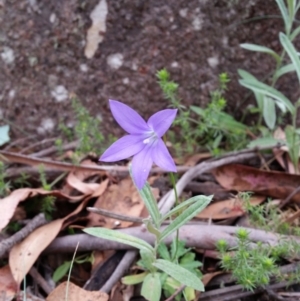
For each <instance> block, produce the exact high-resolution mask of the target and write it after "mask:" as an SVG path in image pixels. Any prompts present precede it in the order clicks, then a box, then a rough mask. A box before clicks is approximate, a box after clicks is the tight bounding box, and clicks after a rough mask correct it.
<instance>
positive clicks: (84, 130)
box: [55, 97, 115, 154]
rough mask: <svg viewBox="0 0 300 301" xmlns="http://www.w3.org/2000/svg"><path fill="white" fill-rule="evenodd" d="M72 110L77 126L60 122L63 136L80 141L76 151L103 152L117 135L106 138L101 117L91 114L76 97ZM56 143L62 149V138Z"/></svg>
mask: <svg viewBox="0 0 300 301" xmlns="http://www.w3.org/2000/svg"><path fill="white" fill-rule="evenodd" d="M72 110H73V112H74V116H75V126H74V128H73V129H71V128H69V127H67V126H66V125H65V124H63V123H60V125H59V129H60V131H61V132H62V134H63V136H64V137H65V138H66V139H67V140H68V141H72V140H74V139H77V140H78V141H79V145H78V147H77V148H76V151H77V152H78V153H80V154H86V153H89V152H93V153H97V154H98V153H102V152H103V151H104V150H105V149H106V148H107V146H108V145H109V144H111V143H112V142H113V141H114V140H115V137H113V136H112V135H109V136H108V137H106V139H105V137H104V136H103V134H102V132H101V121H100V119H99V118H96V117H93V116H91V115H90V113H89V111H88V110H87V109H86V108H85V107H84V106H83V105H82V104H81V103H80V101H79V100H78V99H77V98H76V97H74V98H73V99H72ZM55 144H56V146H57V148H58V151H61V147H62V140H61V139H58V140H57V141H56V143H55Z"/></svg>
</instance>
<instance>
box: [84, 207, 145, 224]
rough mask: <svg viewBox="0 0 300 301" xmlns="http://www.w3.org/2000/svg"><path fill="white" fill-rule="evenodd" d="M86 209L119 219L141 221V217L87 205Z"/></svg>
mask: <svg viewBox="0 0 300 301" xmlns="http://www.w3.org/2000/svg"><path fill="white" fill-rule="evenodd" d="M86 210H87V211H90V212H93V213H96V214H99V215H103V216H106V217H110V218H114V219H118V220H120V221H126V222H133V223H143V218H140V217H134V216H129V215H124V214H118V213H114V212H111V211H108V210H105V209H101V208H95V207H87V208H86Z"/></svg>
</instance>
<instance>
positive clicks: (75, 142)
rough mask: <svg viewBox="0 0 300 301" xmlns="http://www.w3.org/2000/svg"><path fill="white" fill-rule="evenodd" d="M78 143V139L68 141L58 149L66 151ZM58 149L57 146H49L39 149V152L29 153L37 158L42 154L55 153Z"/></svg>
mask: <svg viewBox="0 0 300 301" xmlns="http://www.w3.org/2000/svg"><path fill="white" fill-rule="evenodd" d="M78 144H79V140H76V141H72V142H70V143H67V144H65V145H63V146H62V147H61V148H60V150H62V151H67V150H70V149H74V148H76V147H77V146H78ZM57 151H58V147H57V146H51V147H49V148H47V149H44V150H41V151H39V152H36V153H33V154H31V156H32V157H36V158H39V157H44V156H49V155H51V154H53V153H56V152H57Z"/></svg>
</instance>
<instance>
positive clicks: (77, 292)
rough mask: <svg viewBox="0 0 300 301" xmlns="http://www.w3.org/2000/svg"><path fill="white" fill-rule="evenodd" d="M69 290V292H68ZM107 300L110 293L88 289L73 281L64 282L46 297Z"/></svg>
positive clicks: (57, 300) (53, 299)
mask: <svg viewBox="0 0 300 301" xmlns="http://www.w3.org/2000/svg"><path fill="white" fill-rule="evenodd" d="M66 292H67V293H66ZM61 300H68V301H107V300H108V295H107V294H106V293H103V292H101V291H86V290H84V289H83V288H80V287H79V286H77V285H75V284H73V283H72V282H69V283H68V282H63V283H61V284H60V285H59V286H58V287H57V288H56V289H55V290H53V291H52V292H51V294H50V295H49V296H48V297H47V298H46V301H61Z"/></svg>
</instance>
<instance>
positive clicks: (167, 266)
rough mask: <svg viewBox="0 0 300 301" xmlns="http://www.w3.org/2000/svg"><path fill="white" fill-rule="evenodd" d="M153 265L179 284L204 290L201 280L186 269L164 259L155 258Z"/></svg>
mask: <svg viewBox="0 0 300 301" xmlns="http://www.w3.org/2000/svg"><path fill="white" fill-rule="evenodd" d="M153 265H154V266H156V267H157V268H158V269H160V270H162V271H163V272H165V273H167V274H168V275H170V276H171V277H172V278H174V279H175V280H177V281H179V282H180V283H181V284H184V285H186V286H190V287H192V288H194V289H195V290H198V291H202V292H203V291H204V285H203V283H202V282H201V280H200V279H199V278H198V277H197V276H195V275H194V274H193V273H191V272H190V271H188V270H187V269H185V268H183V267H181V266H179V265H177V264H175V263H173V262H170V261H167V260H164V259H157V260H156V262H155V263H153Z"/></svg>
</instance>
